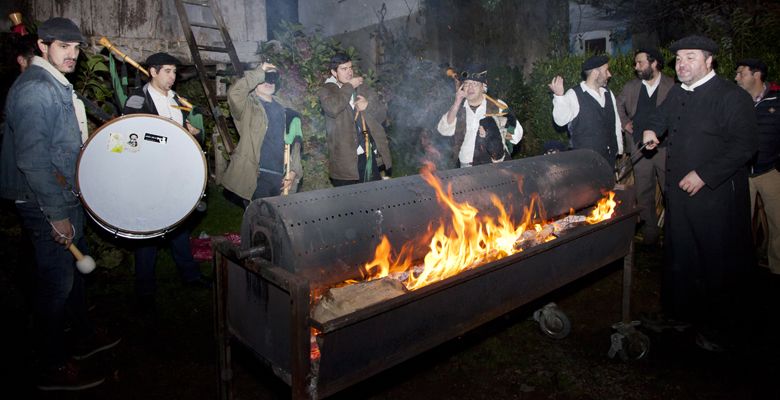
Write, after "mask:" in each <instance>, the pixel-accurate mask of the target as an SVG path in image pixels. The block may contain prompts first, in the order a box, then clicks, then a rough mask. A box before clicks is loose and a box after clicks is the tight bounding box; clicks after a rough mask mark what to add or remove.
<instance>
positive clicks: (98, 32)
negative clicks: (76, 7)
mask: <svg viewBox="0 0 780 400" xmlns="http://www.w3.org/2000/svg"><path fill="white" fill-rule="evenodd" d="M85 3H88V4H85V7H86V6H89V10H90V15H91V18H90V19H91V21H90V23H91V31H92V34H93V35H95V36H97V37H98V38H99V37H100V36H106V37H108V38H116V37H118V36H119V35H120V33H121V32H120V30H121V25H122V20H121V19H120V13H119V10H120V8H121V6H122V0H91V1H89V2H85Z"/></svg>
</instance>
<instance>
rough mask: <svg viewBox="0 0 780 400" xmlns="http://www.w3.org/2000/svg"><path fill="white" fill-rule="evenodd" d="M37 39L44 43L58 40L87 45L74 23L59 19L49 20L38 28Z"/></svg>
mask: <svg viewBox="0 0 780 400" xmlns="http://www.w3.org/2000/svg"><path fill="white" fill-rule="evenodd" d="M38 38H39V39H41V40H43V41H44V42H53V41H55V40H60V41H63V42H79V43H81V44H82V45H84V44H87V39H85V38H84V35H82V34H81V30H79V27H78V26H76V23H75V22H73V21H71V20H69V19H67V18H61V17H55V18H49V19H47V20H46V21H44V22H43V23H42V24H41V26H39V27H38Z"/></svg>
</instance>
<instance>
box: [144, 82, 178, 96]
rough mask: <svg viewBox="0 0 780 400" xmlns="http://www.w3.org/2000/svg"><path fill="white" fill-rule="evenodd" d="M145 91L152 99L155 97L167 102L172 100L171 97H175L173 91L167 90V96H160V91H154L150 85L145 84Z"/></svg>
mask: <svg viewBox="0 0 780 400" xmlns="http://www.w3.org/2000/svg"><path fill="white" fill-rule="evenodd" d="M146 90H147V91H148V92H149V94H150V95H152V96H154V97H157V98H161V99H168V100H171V99H173V97H174V96H176V93H175V92H174V91H173V90H168V93H167V94H162V93H160V91H158V90H157V89H155V88H154V87H153V86H152V84H151V83H147V84H146Z"/></svg>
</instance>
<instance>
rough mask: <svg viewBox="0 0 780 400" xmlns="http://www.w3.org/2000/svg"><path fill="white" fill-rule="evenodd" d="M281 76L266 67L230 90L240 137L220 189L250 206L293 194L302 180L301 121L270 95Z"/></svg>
mask: <svg viewBox="0 0 780 400" xmlns="http://www.w3.org/2000/svg"><path fill="white" fill-rule="evenodd" d="M278 81H279V72H278V71H277V69H276V67H275V66H274V65H272V64H269V63H263V64H262V65H261V66H259V67H257V68H256V69H254V70H252V71H247V72H245V73H244V76H243V77H242V78H240V79H238V80H237V81H236V82H234V83H233V85H231V86H230V89H229V90H228V105H229V106H230V114H231V115H232V116H233V120H234V121H235V124H236V127H237V128H238V134H239V135H240V136H241V138H240V139H239V141H238V146H236V149H235V151H234V152H233V154H232V155H231V158H230V165H228V168H227V170H226V171H225V175H224V177H223V180H222V185H223V186H224V187H225V188H226V189H228V190H230V191H231V192H233V193H235V194H236V195H238V196H239V197H241V198H242V199H244V203H245V205H248V204H249V201H251V200H255V199H258V198H263V197H270V196H279V195H281V194H286V193H289V192H295V191H296V190H297V187H298V182H300V179H301V177H302V176H303V167H302V166H301V149H302V144H303V143H302V134H301V128H300V127H301V122H300V121H301V120H300V117H299V116H298V114H297V113H296V112H295V111H293V110H292V109H289V108H285V107H284V106H283V105H282V104H281V102H280V99H279V98H278V97H277V96H275V95H274V93H275V92H276V89H277V84H278Z"/></svg>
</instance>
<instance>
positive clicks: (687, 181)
mask: <svg viewBox="0 0 780 400" xmlns="http://www.w3.org/2000/svg"><path fill="white" fill-rule="evenodd" d="M704 185H705V183H704V181H703V180H701V178H700V177H699V174H697V173H696V171H691V172H688V175H685V176H684V177H683V178H682V180H681V181H680V183H678V184H677V186H679V187H680V189H682V190H685V191H686V192H688V195H689V196H693V195H695V194H696V193H697V192H698V191H699V189H701V188H703V187H704Z"/></svg>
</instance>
